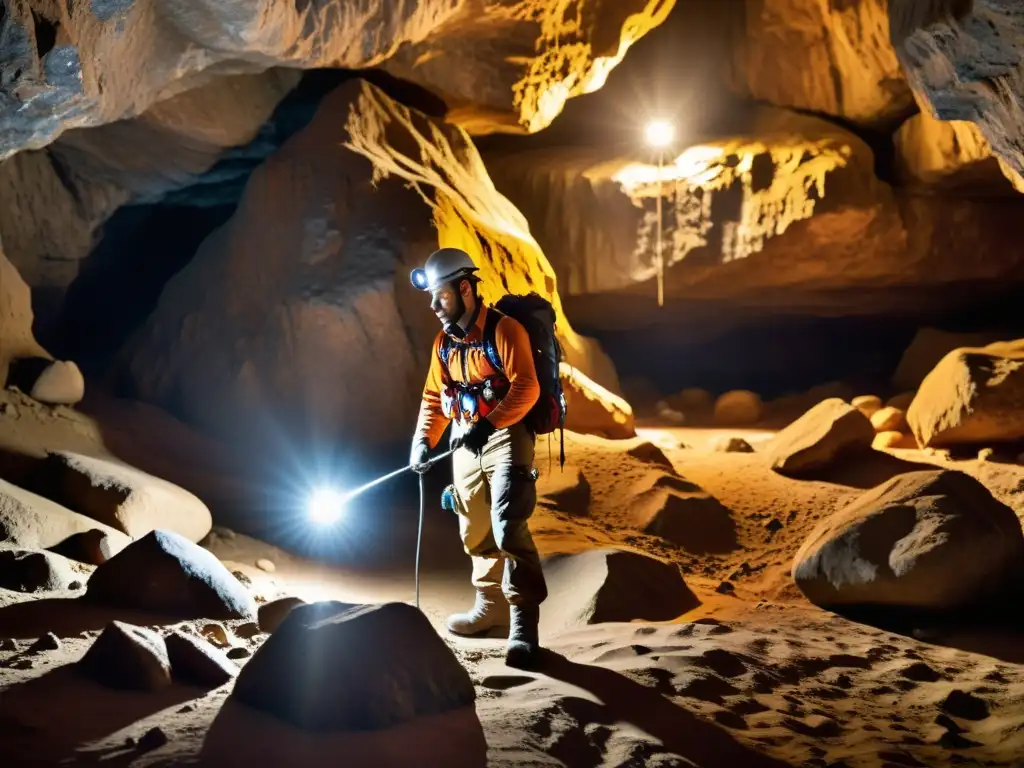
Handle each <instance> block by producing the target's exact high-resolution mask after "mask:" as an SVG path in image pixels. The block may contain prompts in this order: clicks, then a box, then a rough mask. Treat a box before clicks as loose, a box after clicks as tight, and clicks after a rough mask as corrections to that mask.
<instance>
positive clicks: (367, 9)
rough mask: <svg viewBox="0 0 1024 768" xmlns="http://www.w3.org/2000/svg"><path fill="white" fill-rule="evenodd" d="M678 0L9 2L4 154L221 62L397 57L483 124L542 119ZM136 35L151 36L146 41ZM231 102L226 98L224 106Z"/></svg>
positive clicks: (142, 106)
mask: <svg viewBox="0 0 1024 768" xmlns="http://www.w3.org/2000/svg"><path fill="white" fill-rule="evenodd" d="M671 7H672V3H664V2H659V1H657V0H620V2H616V3H605V2H598V1H597V0H581V2H577V3H574V5H573V8H572V12H566V8H564V7H563V6H561V5H557V4H556V5H550V4H546V5H545V4H534V3H530V4H522V3H510V2H508V0H422V1H421V2H417V3H395V2H392V1H391V0H384V1H381V0H376V1H375V2H362V3H356V4H353V3H350V2H347V1H346V0H326V2H318V3H314V4H310V3H298V4H296V3H271V2H262V3H253V2H250V1H249V0H198V1H197V2H190V3H186V4H181V3H178V2H174V0H152V2H149V3H146V4H144V5H138V4H126V3H108V4H92V5H90V6H78V5H74V4H68V3H49V2H43V0H31V1H30V2H24V3H18V4H16V5H13V6H11V8H10V9H9V10H8V13H7V16H6V18H5V20H4V31H5V36H6V37H8V38H11V39H16V40H18V41H20V42H19V44H18V45H17V46H11V47H10V49H9V50H8V51H7V53H6V59H5V62H4V63H5V70H6V71H8V72H11V73H14V74H13V75H12V76H11V77H9V78H5V80H4V83H3V86H4V90H3V96H4V99H5V101H6V102H7V103H8V106H6V107H5V112H4V115H3V118H2V122H0V129H2V130H0V136H2V137H3V141H2V143H0V159H2V158H3V157H6V156H8V155H10V154H13V153H14V152H16V151H17V150H19V149H25V148H28V149H34V148H39V147H42V146H45V145H46V144H48V143H50V142H51V141H53V140H54V139H55V138H56V137H57V136H59V135H61V133H62V132H64V131H66V130H67V129H69V128H80V127H85V126H95V125H100V124H103V123H109V122H114V121H118V120H124V119H126V118H130V117H134V116H136V115H138V114H140V113H142V112H143V111H145V110H146V109H147V108H149V107H150V106H152V105H154V104H158V103H159V102H161V101H164V100H166V99H168V98H169V97H172V96H175V95H177V94H180V93H182V92H183V91H187V90H189V89H192V88H197V87H200V86H202V85H204V84H206V83H209V82H210V81H211V80H213V79H215V78H216V77H217V76H218V75H220V74H221V73H222V72H228V73H232V74H255V73H260V72H263V71H264V70H266V69H269V68H271V67H283V68H288V69H317V68H323V67H335V68H342V69H359V68H369V67H379V66H381V65H383V66H385V67H388V68H389V69H391V70H392V72H394V73H395V74H397V75H398V76H400V77H403V78H405V79H407V80H412V81H413V82H415V83H417V84H419V85H423V86H425V87H427V88H430V89H432V90H434V91H435V92H437V93H438V94H440V95H441V96H442V97H443V98H445V99H446V100H449V101H450V102H451V105H452V106H453V107H455V108H457V109H459V110H460V111H466V112H468V113H469V114H468V115H467V122H468V123H470V124H475V125H478V128H479V130H482V131H485V132H486V131H491V130H496V129H502V128H506V129H518V130H521V131H522V130H539V129H540V128H543V127H544V126H546V125H547V124H548V123H549V122H550V121H551V120H552V119H553V118H554V117H555V116H556V115H557V114H558V113H559V111H561V108H562V105H563V104H564V103H565V101H566V99H568V98H569V97H571V96H575V95H579V94H581V93H585V92H587V91H589V90H593V89H594V88H596V87H598V86H599V85H600V84H601V82H602V81H603V77H604V76H605V75H606V74H607V72H608V70H609V69H611V68H612V67H613V66H614V65H615V64H616V63H618V61H619V60H620V59H621V57H622V55H623V54H624V53H625V50H626V49H627V48H628V47H629V45H630V44H631V43H633V42H634V41H636V40H637V39H639V38H640V37H642V36H643V35H644V34H645V33H646V32H647V31H649V30H650V29H651V28H652V27H654V26H655V25H656V24H658V23H659V22H660V21H661V20H662V19H664V17H665V16H666V15H667V14H668V11H669V10H670V9H671ZM132 40H146V41H148V42H149V44H148V45H147V46H145V47H144V50H143V49H142V48H140V47H138V46H137V45H134V44H132V43H131V42H130V41H132ZM228 111H230V109H229V110H228Z"/></svg>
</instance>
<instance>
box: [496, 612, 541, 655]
mask: <svg viewBox="0 0 1024 768" xmlns="http://www.w3.org/2000/svg"><path fill="white" fill-rule="evenodd" d="M539 621H540V607H539V606H536V605H513V606H512V610H511V626H510V628H509V633H508V647H507V648H506V650H505V663H506V664H507V665H508V666H510V667H515V668H517V669H531V668H533V667H535V666H537V665H538V664H539V662H540V640H539V638H538V633H537V624H538V623H539Z"/></svg>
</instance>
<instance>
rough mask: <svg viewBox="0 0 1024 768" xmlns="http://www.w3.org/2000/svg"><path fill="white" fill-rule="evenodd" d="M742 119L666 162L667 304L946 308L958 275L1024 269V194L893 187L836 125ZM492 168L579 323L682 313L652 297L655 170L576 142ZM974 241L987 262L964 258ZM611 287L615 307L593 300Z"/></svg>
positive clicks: (1018, 275) (816, 309) (512, 155)
mask: <svg viewBox="0 0 1024 768" xmlns="http://www.w3.org/2000/svg"><path fill="white" fill-rule="evenodd" d="M748 125H749V127H748V129H747V130H746V131H744V132H743V133H741V134H738V135H735V136H720V137H717V138H716V137H711V138H709V139H707V140H704V141H702V142H701V143H699V144H696V145H693V146H690V147H687V148H685V149H682V150H681V151H680V153H679V155H678V156H677V157H675V158H674V159H672V160H670V161H669V162H668V163H667V166H666V168H665V169H664V171H663V173H662V180H663V182H662V184H661V185H660V186H661V191H662V193H663V195H662V196H663V201H664V210H663V227H664V230H663V232H664V245H663V248H664V250H665V261H666V274H665V297H666V302H667V304H669V305H671V302H672V301H674V300H687V299H701V300H702V303H707V302H713V301H723V302H725V301H728V302H729V303H730V306H731V307H733V308H735V309H737V310H744V309H764V308H772V307H775V308H778V307H785V308H786V310H787V311H794V312H806V313H814V314H820V315H833V314H871V313H885V312H903V311H906V310H907V309H908V308H913V309H918V308H920V309H928V308H934V307H947V308H948V307H949V306H952V305H953V303H955V302H956V300H957V297H956V295H954V293H953V292H952V291H951V290H950V289H951V287H952V286H955V285H956V284H958V283H965V282H973V283H979V284H984V283H987V284H988V285H989V286H990V287H991V288H992V289H993V290H995V289H997V288H998V287H999V286H1000V281H1006V280H1009V281H1017V282H1019V281H1021V280H1022V279H1024V259H1022V257H1021V254H1020V253H1019V250H1018V249H1017V248H1016V247H1015V246H1014V245H1013V244H1012V242H1013V240H1014V238H1013V237H1008V236H1007V233H1006V227H1007V226H1009V227H1011V228H1016V227H1017V226H1021V227H1022V228H1024V224H1022V225H1017V224H1014V223H1013V222H1014V221H1018V220H1020V219H1019V218H1015V214H1016V215H1019V213H1020V212H1021V211H1022V210H1024V201H1021V200H1020V199H1019V197H989V198H986V199H984V200H981V199H969V200H954V199H950V198H944V197H938V196H932V195H914V194H910V193H908V192H906V191H903V190H894V189H893V188H892V187H890V186H889V185H887V184H885V183H883V182H881V181H879V180H878V178H877V177H876V176H875V171H874V158H873V155H872V152H871V150H870V149H869V148H868V147H867V145H865V144H864V143H863V142H862V141H861V140H860V139H858V138H857V137H856V136H854V135H853V134H851V133H849V132H846V131H844V130H843V129H841V128H839V127H837V126H835V125H833V124H830V123H827V122H824V121H822V120H818V119H816V118H811V117H807V116H801V115H796V114H794V113H789V112H786V111H784V110H775V109H764V110H757V111H756V112H755V113H754V114H753V115H752V118H751V120H750V121H749V123H748ZM488 168H489V170H490V172H491V175H492V177H493V178H494V179H495V184H496V185H497V187H498V189H499V190H500V191H501V192H502V193H503V194H505V195H506V196H507V197H509V199H510V200H512V202H514V203H515V204H516V205H517V207H519V209H520V210H522V211H523V212H524V214H525V215H526V216H527V218H528V219H529V220H530V223H531V227H532V231H533V233H534V235H535V237H536V238H537V241H538V242H539V243H540V245H541V246H542V247H543V249H544V251H545V253H546V254H547V255H548V257H549V258H550V259H551V263H552V264H553V266H554V268H555V272H556V274H557V276H558V279H559V286H560V290H561V293H562V295H563V298H565V300H566V301H567V302H568V301H570V300H571V308H572V312H573V314H574V317H575V318H577V322H579V323H581V324H585V325H588V326H590V327H595V328H634V327H641V326H643V325H644V324H645V323H648V322H652V321H653V319H654V318H656V317H659V315H660V316H661V317H662V319H663V318H664V316H665V314H664V313H665V312H671V311H675V310H674V308H672V307H671V306H667V307H666V308H665V310H664V312H658V308H657V307H656V306H654V305H653V302H652V298H653V297H654V296H655V295H656V290H655V286H654V282H655V279H656V272H657V269H656V265H657V259H656V232H657V215H656V205H655V201H656V199H657V196H658V190H659V184H658V168H657V165H655V164H651V163H650V162H646V163H644V162H638V161H636V160H635V159H632V158H627V157H623V156H621V155H619V154H617V153H616V150H612V149H609V150H601V149H590V148H579V149H572V150H565V149H537V150H532V151H526V152H504V153H498V152H494V153H492V154H490V155H489V156H488ZM595 222H601V226H600V227H598V226H595ZM1022 234H1024V231H1022ZM965 249H969V251H970V252H971V253H975V254H978V258H973V259H964V258H963V253H964V252H965ZM612 293H614V294H615V296H616V298H617V299H619V302H618V305H617V307H616V310H617V311H616V312H608V310H607V307H608V304H607V297H605V296H600V294H612ZM678 308H679V310H680V311H682V310H684V309H685V310H686V311H698V310H699V306H693V305H685V306H684V305H682V304H680V305H679V307H678ZM711 319H713V320H714V322H716V323H720V322H722V321H723V318H722V317H717V318H715V317H713V318H711ZM724 319H730V318H724ZM686 327H694V328H698V329H699V327H700V324H699V323H693V322H690V323H688V324H687V325H686Z"/></svg>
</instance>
